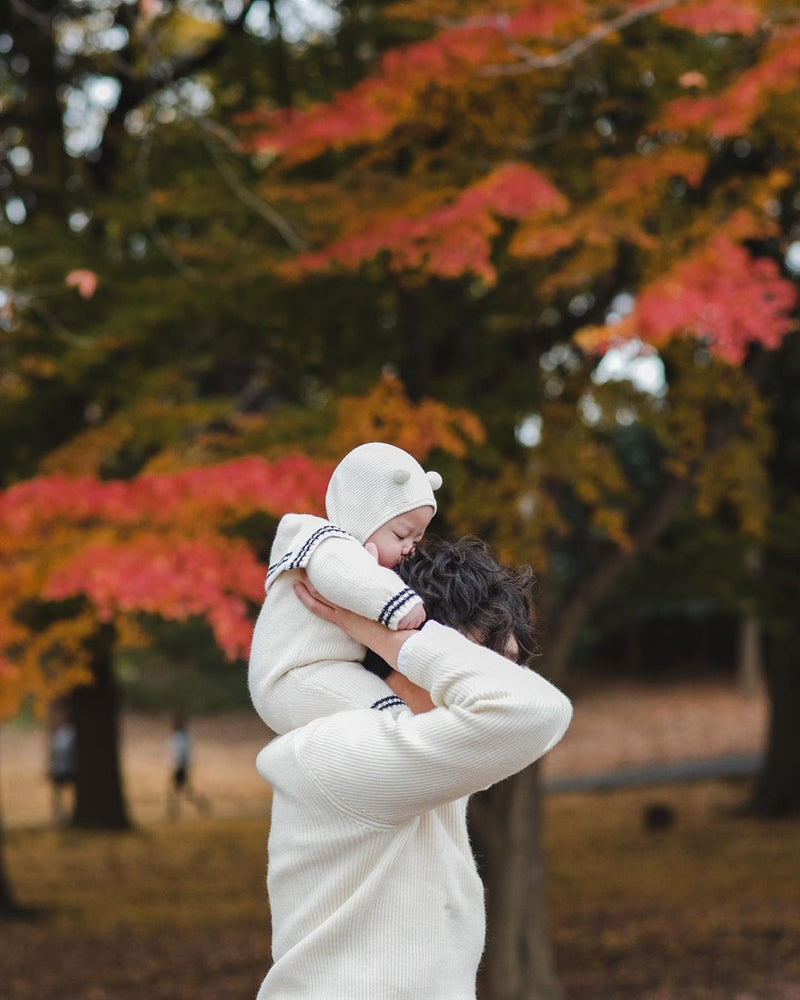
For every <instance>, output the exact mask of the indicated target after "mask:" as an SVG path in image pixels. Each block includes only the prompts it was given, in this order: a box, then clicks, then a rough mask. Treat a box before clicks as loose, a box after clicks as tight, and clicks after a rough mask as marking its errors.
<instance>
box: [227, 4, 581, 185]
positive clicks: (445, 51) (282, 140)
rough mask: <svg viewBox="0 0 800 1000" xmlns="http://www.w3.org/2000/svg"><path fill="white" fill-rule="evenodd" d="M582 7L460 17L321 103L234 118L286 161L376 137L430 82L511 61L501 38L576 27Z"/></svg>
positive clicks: (260, 147) (443, 83) (410, 112)
mask: <svg viewBox="0 0 800 1000" xmlns="http://www.w3.org/2000/svg"><path fill="white" fill-rule="evenodd" d="M583 11H584V4H583V3H581V2H580V0H563V2H561V3H558V4H541V3H537V4H533V5H530V6H528V7H527V8H526V9H524V10H520V11H518V12H517V13H515V14H512V15H510V16H507V15H504V14H502V13H498V14H497V15H495V16H494V17H491V16H490V17H481V18H476V19H475V20H471V19H469V18H467V19H465V20H464V21H463V22H461V23H459V24H457V25H455V26H453V27H448V28H446V29H444V30H442V31H440V32H439V33H438V34H436V35H435V36H434V37H433V38H430V39H428V40H426V41H423V42H417V43H415V44H411V45H406V46H403V47H401V48H398V49H395V50H392V51H390V52H388V53H386V55H384V56H383V58H382V59H381V60H380V63H379V64H378V67H377V69H376V71H375V72H374V73H373V75H372V76H370V77H369V78H367V79H366V80H364V81H363V82H362V83H360V84H358V85H357V86H355V87H354V88H353V89H352V90H349V91H346V92H343V93H340V94H337V96H336V97H335V98H334V99H333V101H331V102H330V103H329V104H314V105H312V106H311V107H310V108H308V109H307V110H305V111H300V112H298V111H294V110H290V111H280V112H269V113H266V114H262V113H258V112H255V113H251V114H249V115H245V116H242V118H241V121H242V123H243V124H250V125H255V124H262V125H264V126H266V127H267V130H266V131H264V132H256V133H254V135H253V137H252V138H251V145H252V148H253V149H254V150H256V151H268V152H271V153H274V154H276V155H281V156H282V158H283V162H284V164H285V165H287V166H290V165H293V164H297V163H302V162H304V161H306V160H309V159H313V158H314V157H315V156H319V155H320V153H323V152H325V151H326V150H329V149H332V150H335V149H344V148H347V147H349V146H353V145H359V144H363V143H373V142H377V141H378V140H380V139H382V138H384V136H386V135H387V134H388V133H389V132H390V131H391V130H392V129H393V128H395V127H396V126H398V125H399V124H400V123H401V122H403V121H406V120H408V119H409V118H412V117H414V116H415V115H416V114H417V113H418V110H419V103H420V100H421V99H422V98H423V96H424V94H425V92H426V91H427V89H428V88H429V87H431V86H432V85H435V86H436V87H452V86H457V85H458V84H459V83H460V82H462V81H467V80H469V79H471V78H472V77H474V75H475V71H476V68H477V67H479V66H480V65H481V64H485V63H498V62H510V61H512V60H513V57H512V56H511V54H510V53H509V50H508V42H509V41H513V40H516V41H521V40H526V39H527V38H529V37H530V36H532V35H539V34H542V35H548V36H549V35H552V34H553V33H555V32H556V31H557V30H558V29H560V28H565V27H567V26H570V25H572V26H574V27H575V29H576V30H579V29H580V26H581V15H582V13H583Z"/></svg>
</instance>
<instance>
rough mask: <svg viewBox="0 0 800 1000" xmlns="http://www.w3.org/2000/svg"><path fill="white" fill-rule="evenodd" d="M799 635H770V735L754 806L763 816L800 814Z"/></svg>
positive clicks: (766, 670)
mask: <svg viewBox="0 0 800 1000" xmlns="http://www.w3.org/2000/svg"><path fill="white" fill-rule="evenodd" d="M799 641H800V637H799V636H797V635H796V634H792V635H790V636H778V637H771V638H770V640H769V641H768V643H767V649H766V657H765V661H764V674H765V678H766V682H767V692H768V694H769V700H770V722H769V736H768V738H767V750H766V755H765V758H764V764H763V767H762V770H761V774H760V775H759V777H758V780H757V781H756V786H755V789H754V792H753V799H752V803H751V804H752V809H753V811H754V812H755V813H757V814H758V815H760V816H794V815H800V738H798V732H797V725H798V720H800V666H798V662H797V650H798V648H800V645H799Z"/></svg>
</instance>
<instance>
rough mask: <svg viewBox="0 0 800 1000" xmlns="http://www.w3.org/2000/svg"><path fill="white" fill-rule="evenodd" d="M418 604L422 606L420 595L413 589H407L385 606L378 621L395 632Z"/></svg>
mask: <svg viewBox="0 0 800 1000" xmlns="http://www.w3.org/2000/svg"><path fill="white" fill-rule="evenodd" d="M418 604H422V598H421V597H420V596H419V594H418V593H416V591H414V590H412V589H411V587H405V588H404V589H403V590H401V591H399V592H398V593H397V594H395V595H394V597H391V598H390V599H389V600H388V601H387V602H386V604H384V606H383V607H382V608H381V610H380V612H379V614H378V621H379V622H380V624H381V625H385V626H386V627H387V628H390V629H392V631H395V630H396V629H397V626H398V624H399V623H400V621H402V619H403V618H405V616H406V615H407V614H408V612H409V611H410V610H411V609H412V608H414V607H416V606H417V605H418Z"/></svg>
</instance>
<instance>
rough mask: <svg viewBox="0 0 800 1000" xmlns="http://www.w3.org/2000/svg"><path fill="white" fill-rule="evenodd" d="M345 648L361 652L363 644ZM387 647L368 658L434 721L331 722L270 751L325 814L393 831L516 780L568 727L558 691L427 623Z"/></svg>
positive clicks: (386, 717) (342, 718)
mask: <svg viewBox="0 0 800 1000" xmlns="http://www.w3.org/2000/svg"><path fill="white" fill-rule="evenodd" d="M384 631H386V630H384ZM354 638H358V639H359V641H362V642H365V644H367V645H370V642H369V641H367V640H369V639H371V638H372V637H371V636H370V635H367V634H364V633H362V634H361V635H356V636H354ZM391 642H392V645H391V646H387V645H384V647H383V648H375V646H371V648H375V651H376V652H377V653H379V655H381V656H384V658H388V659H389V662H392V659H394V661H395V663H397V665H398V668H399V669H400V671H401V672H402V673H404V674H405V675H406V676H407V677H408V678H409V679H410V680H411V681H413V682H414V683H415V684H418V685H420V686H421V687H423V688H425V689H426V690H428V691H430V694H431V698H432V700H433V702H434V704H435V705H436V706H437V707H436V708H435V709H434V710H433V711H430V712H426V713H424V714H421V715H412V714H411V713H410V712H403V713H401V714H399V715H396V716H394V715H392V714H391V713H389V712H381V711H378V710H377V709H365V710H364V711H363V712H359V713H352V712H346V713H340V714H337V715H332V716H329V717H327V718H325V719H319V720H317V721H316V722H314V723H312V724H310V725H309V726H306V727H305V728H304V729H303V730H298V731H297V732H295V733H294V734H292V739H291V740H290V741H287V742H286V743H285V745H284V748H281V749H280V750H279V747H278V746H277V745H276V746H274V750H275V751H279V752H285V753H291V754H293V755H294V757H295V763H296V766H298V767H299V768H300V769H301V770H302V771H303V773H304V774H305V776H306V778H307V779H308V781H309V782H310V783H311V784H312V785H313V786H314V787H315V788H316V790H317V794H318V795H319V796H320V797H321V798H323V799H325V800H326V801H327V804H328V806H329V807H331V808H334V809H338V810H341V811H343V812H345V813H347V814H349V815H350V816H353V817H356V818H359V819H362V820H363V821H364V822H370V823H373V824H377V825H386V824H392V823H397V822H402V821H404V820H407V819H409V818H411V817H413V816H416V815H419V814H421V813H424V812H427V811H428V810H430V809H433V808H435V807H437V806H439V805H442V804H443V803H445V802H450V801H453V800H455V799H459V798H461V797H462V796H464V795H468V794H470V793H472V792H476V791H479V790H480V789H482V788H486V787H488V786H489V785H492V784H494V783H495V782H497V781H500V780H502V779H503V778H506V777H508V776H509V775H511V774H514V773H515V772H517V771H519V770H521V769H522V768H524V767H526V766H527V765H528V764H530V763H532V762H533V761H534V760H536V759H537V758H538V757H541V756H542V754H544V753H546V752H547V751H548V750H549V749H550V748H551V747H552V746H554V745H555V744H556V743H557V742H558V740H559V739H561V737H562V736H563V734H564V732H565V731H566V729H567V726H568V725H569V721H570V719H571V716H572V706H571V704H570V702H569V700H568V699H567V698H566V696H565V695H563V694H562V693H561V692H560V691H559V690H558V689H557V688H555V687H554V686H553V685H552V684H550V683H549V682H548V681H546V680H545V679H544V678H543V677H541V676H540V675H539V674H536V673H534V672H533V671H531V670H527V669H525V668H523V667H520V666H518V665H517V664H516V663H512V662H511V661H510V660H507V659H505V658H504V657H502V656H499V655H498V654H497V653H494V652H492V651H491V650H488V649H485V648H484V647H482V646H478V645H477V644H475V643H473V642H471V641H470V640H469V639H467V638H465V637H464V636H462V635H460V634H459V633H458V632H456V631H454V630H453V629H449V628H445V627H444V626H443V625H439V624H438V623H437V622H428V624H427V625H426V626H425V627H424V629H422V631H420V632H412V633H411V635H410V636H407V635H398V634H396V633H395V634H394V637H393V639H392V640H391ZM401 650H402V652H401ZM387 654H388V655H387ZM265 776H266V777H269V775H268V774H265Z"/></svg>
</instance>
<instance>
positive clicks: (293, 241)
mask: <svg viewBox="0 0 800 1000" xmlns="http://www.w3.org/2000/svg"><path fill="white" fill-rule="evenodd" d="M197 123H198V124H199V125H200V128H201V129H202V133H201V134H202V139H203V144H204V145H205V147H206V149H207V150H208V153H209V156H210V157H211V160H212V162H213V164H214V166H215V167H216V168H217V170H218V171H219V175H220V177H221V178H222V179H223V181H225V183H226V184H227V185H228V187H229V188H230V189H231V191H232V192H233V193H234V194H235V195H236V197H237V198H238V199H239V200H240V201H241V202H242V203H243V204H244V205H247V207H248V208H252V209H253V211H254V212H257V213H258V215H260V216H261V218H262V219H264V221H265V222H268V223H269V224H270V225H271V226H272V227H273V229H275V230H276V231H277V232H278V233H280V235H281V236H282V237H283V239H284V240H285V241H286V243H287V244H288V246H290V247H291V248H292V250H305V249H306V244H305V243H304V241H303V240H302V239H301V238H300V237H299V236H298V235H297V233H296V232H295V231H294V229H293V228H292V227H291V225H290V224H289V223H288V222H287V220H286V219H284V217H283V216H282V215H281V214H280V212H278V211H276V210H275V209H274V208H273V207H272V206H271V205H269V204H267V202H265V201H263V200H262V199H261V198H259V197H258V195H255V194H253V192H252V191H251V190H250V189H249V188H247V187H245V185H244V184H243V183H242V182H241V181H240V180H239V178H238V177H237V176H236V173H235V172H234V171H233V170H232V169H231V167H230V165H229V164H228V163H227V162H226V160H225V158H224V156H223V154H222V152H221V151H220V149H219V146H218V145H217V144H216V143H215V142H214V139H213V136H215V135H216V136H218V137H220V136H219V133H220V126H218V125H217V124H216V123H215V122H209V121H208V120H207V119H205V118H198V119H197ZM223 131H224V130H223ZM222 141H224V142H225V143H226V145H228V146H229V148H232V149H236V145H235V142H236V140H235V138H234V137H232V136H231V135H230V133H227V135H226V136H225V137H224V138H223V140H222ZM232 143H233V144H232Z"/></svg>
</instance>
